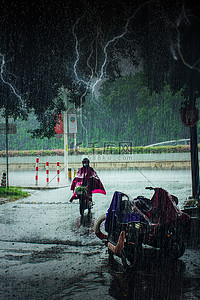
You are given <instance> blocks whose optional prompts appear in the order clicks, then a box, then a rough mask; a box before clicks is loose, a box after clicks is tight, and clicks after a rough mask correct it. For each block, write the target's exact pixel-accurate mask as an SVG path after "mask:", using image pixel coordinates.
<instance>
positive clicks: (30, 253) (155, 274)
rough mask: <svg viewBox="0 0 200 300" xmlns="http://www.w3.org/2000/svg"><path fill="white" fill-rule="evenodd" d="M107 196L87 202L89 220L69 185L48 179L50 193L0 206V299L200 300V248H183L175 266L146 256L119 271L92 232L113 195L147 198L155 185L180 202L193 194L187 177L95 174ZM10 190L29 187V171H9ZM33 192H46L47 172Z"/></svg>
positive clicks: (153, 253)
mask: <svg viewBox="0 0 200 300" xmlns="http://www.w3.org/2000/svg"><path fill="white" fill-rule="evenodd" d="M98 174H99V176H100V178H101V180H102V182H103V184H104V186H105V188H106V191H107V195H106V196H104V195H99V194H96V195H94V197H93V200H94V206H93V208H92V216H91V217H89V218H88V216H87V212H86V213H85V216H84V217H83V218H80V215H79V205H78V203H77V201H76V200H75V201H74V202H73V203H72V204H71V203H69V198H70V197H71V191H70V189H69V188H70V183H69V182H66V180H65V178H64V176H63V177H61V180H60V185H59V186H58V185H57V182H56V178H54V175H53V174H52V177H50V184H49V188H47V189H42V190H38V189H28V191H29V192H30V193H31V196H30V197H28V198H24V199H20V200H18V201H15V202H10V203H6V204H3V205H0V226H1V231H0V257H1V260H0V279H1V280H0V299H2V300H4V299H20V300H21V299H22V300H23V299H67V300H68V299H101V298H104V299H141V300H142V299H159V300H162V299H163V300H164V299H165V300H169V299H170V300H171V299H173V300H174V299H181V300H182V299H200V254H199V248H198V247H196V248H195V249H191V248H187V249H186V251H185V253H184V255H183V256H182V257H181V259H179V260H178V261H177V262H172V261H168V260H167V261H162V260H161V259H160V257H159V255H157V252H156V251H155V250H148V251H145V257H144V260H143V261H142V262H141V264H140V265H139V266H138V267H137V269H134V270H129V271H128V272H125V271H124V269H123V267H122V264H121V261H120V259H119V258H117V257H115V259H114V261H112V262H110V261H109V257H108V253H107V248H106V246H105V245H104V244H103V243H102V242H101V240H99V239H98V238H97V237H96V236H95V234H94V230H93V226H94V223H95V220H96V219H97V218H98V217H99V216H100V215H102V214H103V213H105V212H106V211H107V209H108V207H109V204H110V201H111V198H112V194H113V193H114V191H115V190H120V191H122V192H126V193H128V194H131V195H133V197H135V196H137V195H141V194H142V195H144V196H147V197H149V198H150V197H151V196H152V192H151V191H148V190H145V186H149V185H152V184H154V186H157V187H159V186H160V187H163V188H165V189H167V190H168V191H169V192H170V193H173V194H175V195H176V196H178V198H179V201H180V206H182V205H183V202H184V201H185V200H186V198H187V197H188V196H190V193H191V175H190V172H189V171H180V172H179V171H175V170H173V171H160V172H159V171H158V170H157V171H150V170H144V171H142V173H141V172H137V171H136V170H129V171H125V170H123V171H114V172H113V171H111V172H109V171H99V172H98ZM9 180H10V184H11V185H14V183H15V185H21V186H26V187H28V186H29V187H31V188H33V187H35V182H34V172H11V173H10V176H9ZM39 180H40V182H39V187H42V188H44V187H46V182H45V180H46V178H45V172H43V173H41V174H40V178H39Z"/></svg>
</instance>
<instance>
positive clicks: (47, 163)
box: [46, 161, 49, 184]
mask: <svg viewBox="0 0 200 300" xmlns="http://www.w3.org/2000/svg"><path fill="white" fill-rule="evenodd" d="M46 175H47V184H49V162H48V161H47V162H46Z"/></svg>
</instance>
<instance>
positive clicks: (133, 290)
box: [0, 240, 200, 300]
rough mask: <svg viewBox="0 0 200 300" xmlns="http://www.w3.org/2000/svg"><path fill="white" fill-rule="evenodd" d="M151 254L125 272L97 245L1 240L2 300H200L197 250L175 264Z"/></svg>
mask: <svg viewBox="0 0 200 300" xmlns="http://www.w3.org/2000/svg"><path fill="white" fill-rule="evenodd" d="M150 251H151V250H150ZM150 251H149V250H148V253H147V254H146V256H145V261H144V262H143V264H141V266H139V267H138V269H137V270H136V269H135V270H129V271H128V272H124V271H123V268H122V265H121V263H120V261H119V260H118V259H117V258H116V259H115V260H114V261H113V262H109V259H108V254H107V252H106V248H105V247H104V246H102V245H101V244H100V243H98V241H95V240H93V243H91V244H90V245H81V244H80V245H79V244H76V243H74V244H73V243H68V242H67V241H66V242H63V243H62V244H59V243H56V242H54V243H53V242H51V243H50V244H49V243H48V241H46V242H45V243H37V242H35V243H34V242H33V241H32V242H30V243H29V242H28V241H26V242H25V241H24V242H16V241H13V242H3V241H1V242H0V256H1V263H0V266H1V268H0V299H1V300H4V299H5V300H7V299H8V300H10V299H19V300H28V299H32V300H34V299H37V300H39V299H48V300H50V299H67V300H68V299H87V300H88V299H102V298H104V299H141V300H142V299H159V300H162V299H163V300H164V299H165V300H175V299H177V300H178V299H180V300H183V299H185V300H188V299H200V252H199V249H187V250H186V251H185V254H184V255H183V256H182V258H181V259H179V260H178V261H176V262H170V261H166V262H161V261H160V259H158V258H157V256H156V253H153V252H150Z"/></svg>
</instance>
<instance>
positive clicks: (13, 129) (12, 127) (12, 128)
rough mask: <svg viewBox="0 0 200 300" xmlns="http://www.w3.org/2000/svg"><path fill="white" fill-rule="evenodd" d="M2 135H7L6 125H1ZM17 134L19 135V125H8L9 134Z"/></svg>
mask: <svg viewBox="0 0 200 300" xmlns="http://www.w3.org/2000/svg"><path fill="white" fill-rule="evenodd" d="M0 133H1V134H6V124H4V123H0ZM16 133H17V125H16V124H8V126H7V134H16Z"/></svg>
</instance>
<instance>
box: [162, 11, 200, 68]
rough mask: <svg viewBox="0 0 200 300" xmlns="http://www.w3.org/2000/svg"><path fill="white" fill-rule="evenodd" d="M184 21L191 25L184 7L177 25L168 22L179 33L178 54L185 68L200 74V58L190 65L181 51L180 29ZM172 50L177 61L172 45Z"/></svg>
mask: <svg viewBox="0 0 200 300" xmlns="http://www.w3.org/2000/svg"><path fill="white" fill-rule="evenodd" d="M183 20H185V21H186V22H187V23H188V25H190V21H189V19H188V16H187V14H186V12H185V7H184V6H183V7H182V11H181V14H180V16H179V18H178V19H177V21H176V24H173V23H172V22H170V21H169V20H168V22H170V23H171V25H172V26H173V27H174V28H175V30H176V32H177V41H176V48H177V53H178V55H179V57H180V59H181V61H182V63H183V64H184V65H185V66H187V67H188V68H189V69H191V70H196V71H197V72H200V69H199V67H198V64H199V63H200V58H198V59H197V60H196V61H195V62H194V63H193V64H189V63H188V62H187V61H186V60H185V58H184V55H183V53H182V50H181V48H182V47H181V31H180V29H179V28H180V26H181V23H182V22H183ZM170 50H171V53H172V55H173V58H174V59H175V60H177V59H178V57H177V55H176V53H175V50H174V47H173V46H172V45H171V48H170Z"/></svg>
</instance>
